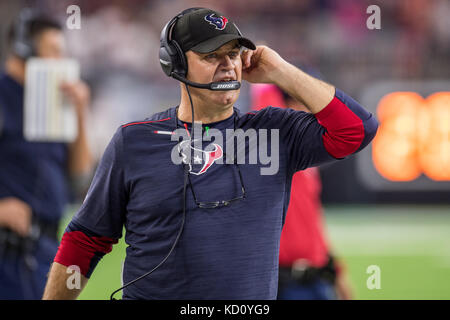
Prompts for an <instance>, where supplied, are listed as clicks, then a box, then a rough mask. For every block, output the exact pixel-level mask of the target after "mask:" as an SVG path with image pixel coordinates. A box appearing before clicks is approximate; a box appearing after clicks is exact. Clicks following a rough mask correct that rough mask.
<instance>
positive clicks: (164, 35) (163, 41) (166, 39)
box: [159, 8, 242, 91]
mask: <svg viewBox="0 0 450 320" xmlns="http://www.w3.org/2000/svg"><path fill="white" fill-rule="evenodd" d="M200 9H203V8H189V9H186V10H184V11H182V12H181V13H179V14H177V15H176V16H175V17H173V18H172V19H171V20H170V21H169V22H168V23H167V24H166V25H165V26H164V28H163V29H162V31H161V37H160V48H159V62H160V64H161V68H162V69H163V71H164V73H165V74H166V75H167V76H168V77H172V78H174V79H176V80H178V81H181V82H183V83H184V84H186V85H189V86H191V87H195V88H200V89H209V90H219V91H227V90H237V89H239V88H240V87H241V83H240V82H239V81H229V82H226V83H224V82H210V83H197V82H192V81H189V80H188V79H186V75H187V71H188V64H187V59H186V55H185V54H184V52H183V50H182V49H181V47H180V45H179V44H178V42H177V41H176V40H174V39H172V29H173V27H174V26H175V24H176V23H177V21H178V19H180V18H181V17H182V16H184V15H185V14H187V13H189V12H192V11H197V10H200ZM233 24H234V23H233ZM234 26H235V27H236V30H237V31H238V34H239V36H242V34H241V31H240V30H239V29H238V27H237V26H236V25H235V24H234Z"/></svg>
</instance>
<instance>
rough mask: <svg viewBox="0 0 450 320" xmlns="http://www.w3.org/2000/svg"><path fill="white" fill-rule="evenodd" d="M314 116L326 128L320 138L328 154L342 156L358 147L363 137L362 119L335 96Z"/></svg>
mask: <svg viewBox="0 0 450 320" xmlns="http://www.w3.org/2000/svg"><path fill="white" fill-rule="evenodd" d="M315 117H316V119H317V121H318V122H319V123H320V124H321V125H322V126H323V127H324V128H325V129H326V132H325V134H324V135H323V138H322V139H323V144H324V146H325V149H326V150H327V152H328V153H329V154H330V155H332V156H333V157H335V158H344V157H346V156H348V155H350V154H352V153H355V152H356V151H357V150H358V149H360V147H361V144H362V142H363V140H364V138H365V128H364V121H363V119H361V118H360V116H358V114H357V113H355V112H354V111H353V110H352V109H350V107H349V106H347V105H346V104H344V102H343V101H342V100H341V99H339V98H338V97H337V96H335V97H334V98H333V100H332V101H331V102H330V103H329V104H328V105H327V106H326V107H325V108H324V109H323V110H321V111H320V112H318V113H316V114H315Z"/></svg>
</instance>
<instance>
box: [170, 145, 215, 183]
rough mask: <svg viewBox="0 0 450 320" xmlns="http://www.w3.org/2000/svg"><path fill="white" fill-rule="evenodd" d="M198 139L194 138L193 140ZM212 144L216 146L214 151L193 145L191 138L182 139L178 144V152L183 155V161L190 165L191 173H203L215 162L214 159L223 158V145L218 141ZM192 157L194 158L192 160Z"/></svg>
mask: <svg viewBox="0 0 450 320" xmlns="http://www.w3.org/2000/svg"><path fill="white" fill-rule="evenodd" d="M196 140H197V139H195V140H193V142H194V141H196ZM212 145H213V146H214V150H212V151H206V150H202V149H199V148H195V147H193V146H192V145H191V143H190V140H185V141H182V142H181V143H180V144H179V145H178V152H179V153H180V154H181V156H182V157H183V160H182V161H183V163H186V164H188V165H189V173H192V174H195V175H200V174H203V173H205V172H206V171H207V170H208V169H209V168H210V167H211V166H212V165H213V164H214V161H216V160H219V159H221V158H222V156H223V150H222V147H221V146H220V145H218V144H217V143H213V144H212ZM191 157H192V160H191V161H190V159H191Z"/></svg>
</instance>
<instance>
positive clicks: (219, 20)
mask: <svg viewBox="0 0 450 320" xmlns="http://www.w3.org/2000/svg"><path fill="white" fill-rule="evenodd" d="M205 20H206V21H208V22H209V23H210V24H212V25H214V26H215V27H216V29H218V30H223V29H225V27H226V26H227V23H228V19H227V18H225V17H224V16H220V17H214V13H210V14H208V15H207V16H205Z"/></svg>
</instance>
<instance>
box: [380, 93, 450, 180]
mask: <svg viewBox="0 0 450 320" xmlns="http://www.w3.org/2000/svg"><path fill="white" fill-rule="evenodd" d="M377 116H378V119H379V120H380V127H379V130H378V134H377V136H376V137H375V139H374V141H373V148H372V159H373V162H374V165H375V168H376V169H377V171H378V172H379V173H380V174H381V175H382V176H383V177H384V178H386V179H388V180H391V181H412V180H415V179H417V178H418V177H419V176H420V175H421V174H422V173H424V174H425V175H426V176H428V177H429V178H430V179H432V180H436V181H449V180H450V92H438V93H435V94H433V95H431V96H429V97H428V98H427V99H424V98H422V97H421V96H420V95H419V94H417V93H415V92H394V93H390V94H388V95H386V96H384V97H383V98H382V99H381V100H380V103H379V104H378V107H377Z"/></svg>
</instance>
